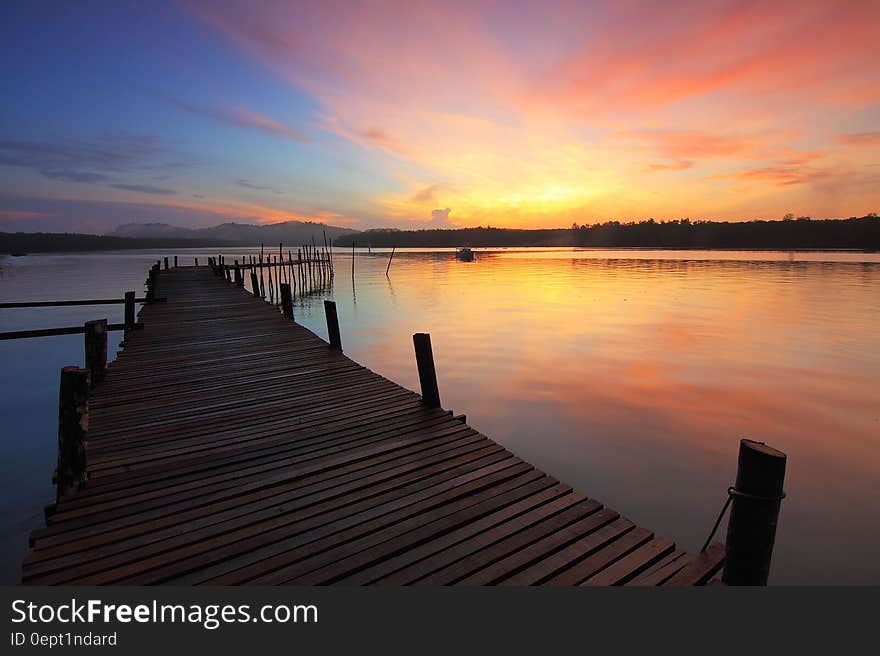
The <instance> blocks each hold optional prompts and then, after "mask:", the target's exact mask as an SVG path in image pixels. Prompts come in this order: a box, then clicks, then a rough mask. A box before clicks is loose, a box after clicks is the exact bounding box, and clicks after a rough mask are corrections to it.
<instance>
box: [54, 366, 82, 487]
mask: <svg viewBox="0 0 880 656" xmlns="http://www.w3.org/2000/svg"><path fill="white" fill-rule="evenodd" d="M88 428H89V372H88V370H87V369H80V368H79V367H64V368H63V369H62V370H61V389H60V393H59V398H58V466H57V468H56V469H55V476H53V482H54V483H55V485H56V501H60V500H61V499H62V497H63V496H64V495H65V494H66V493H67V492H69V491H70V490H73V489H76V487H78V486H79V484H80V483H81V482H82V481H83V479H84V477H85V471H86V452H85V441H86V435H87V432H88Z"/></svg>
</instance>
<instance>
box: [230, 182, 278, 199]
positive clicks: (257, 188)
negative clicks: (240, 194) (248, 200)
mask: <svg viewBox="0 0 880 656" xmlns="http://www.w3.org/2000/svg"><path fill="white" fill-rule="evenodd" d="M235 184H237V185H238V186H239V187H244V188H245V189H253V190H255V191H271V192H272V193H273V194H278V195H279V196H282V195H284V192H283V191H280V190H279V189H275V188H274V187H270V186H268V185H259V184H254V183H253V182H249V181H248V180H236V181H235Z"/></svg>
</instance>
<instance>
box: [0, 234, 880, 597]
mask: <svg viewBox="0 0 880 656" xmlns="http://www.w3.org/2000/svg"><path fill="white" fill-rule="evenodd" d="M258 251H259V249H236V250H235V251H229V252H227V253H226V255H227V257H229V258H232V257H240V256H241V255H243V254H249V253H254V252H258ZM182 253H183V254H182V255H181V261H187V260H186V257H185V255H191V254H200V255H204V253H205V251H201V252H197V251H192V252H190V251H186V252H182ZM157 257H158V255H157V254H151V253H136V254H135V253H125V254H122V253H116V254H87V255H78V256H44V257H42V258H21V259H22V260H33V262H31V263H30V264H28V263H27V262H25V261H22V262H21V263H19V262H15V263H14V264H13V266H12V267H10V268H7V269H6V273H5V274H4V278H3V280H2V284H0V297H2V298H4V299H10V300H11V299H21V298H25V297H26V298H53V297H59V298H74V297H80V296H83V295H94V296H102V295H111V296H112V295H114V294H117V293H120V292H122V291H124V290H125V289H135V288H137V289H140V287H139V286H138V285H139V284H140V283H141V281H142V280H143V276H144V272H145V270H146V268H147V267H148V266H149V264H150V263H151V262H154V261H155V260H156V259H157ZM356 260H357V262H356V266H355V276H354V279H353V280H352V277H351V254H350V252H338V253H336V254H335V264H336V270H337V275H336V279H335V281H334V289H333V291H332V293H331V296H332V297H333V298H334V299H335V300H336V302H337V305H338V313H339V318H340V322H341V327H342V333H343V335H342V338H343V343H344V344H345V348H346V352H347V353H348V354H349V355H350V356H351V357H353V358H354V359H356V360H357V361H359V362H361V363H363V364H365V365H367V366H369V367H371V368H373V369H375V370H376V371H378V372H379V373H381V374H383V375H385V376H387V377H389V378H391V379H392V380H395V381H397V382H399V383H401V384H403V385H406V386H407V387H410V388H411V389H417V388H418V382H417V374H416V369H415V363H414V360H413V355H412V338H411V336H412V334H413V333H415V332H430V333H431V337H432V342H433V347H434V353H435V358H436V361H437V369H438V377H439V381H440V392H441V398H442V399H443V402H444V406H445V407H447V408H451V409H454V410H455V411H456V412H462V413H466V414H467V415H468V420H469V422H470V423H471V424H472V425H474V426H475V427H476V428H478V429H480V430H482V431H483V432H485V433H486V434H487V435H489V436H490V437H493V438H494V439H496V440H498V441H500V442H501V443H503V444H504V445H505V446H507V447H508V448H510V449H511V450H513V451H514V452H516V453H517V454H518V455H520V456H521V457H523V458H525V459H527V460H529V461H532V462H534V463H535V464H536V465H538V466H540V467H542V468H543V469H545V470H546V471H548V472H549V473H551V474H553V475H555V476H557V477H558V478H560V479H561V480H564V481H566V482H568V483H570V484H572V485H574V486H575V487H577V488H579V489H581V490H582V491H584V492H586V493H588V494H590V495H593V496H595V497H597V498H599V499H601V500H602V501H604V502H606V503H608V504H609V505H611V506H612V507H614V508H616V509H617V510H619V511H620V512H622V513H624V514H626V515H628V516H630V517H631V518H632V519H634V520H635V521H637V522H639V523H641V524H644V525H646V526H648V527H651V528H653V529H655V530H657V531H658V532H659V533H661V534H664V535H667V536H669V537H671V538H674V539H676V540H677V541H678V542H679V544H681V545H682V546H685V547H687V548H689V549H692V550H695V549H698V548H699V546H700V545H701V543H702V541H703V540H704V539H705V537H706V533H707V532H708V530H709V528H710V527H711V524H712V521H713V520H714V518H715V515H716V514H717V511H718V509H719V507H720V505H721V503H722V501H723V500H724V494H725V490H726V487H727V485H729V484H730V483H731V482H732V480H733V476H734V473H735V467H736V449H737V443H738V440H739V438H740V437H746V436H747V437H752V438H754V439H760V440H765V441H767V442H769V443H771V444H773V445H774V446H776V447H777V448H780V449H782V450H784V451H786V452H787V453H788V454H789V458H790V462H789V473H788V480H787V486H786V487H787V490H788V498H787V499H786V501H785V502H784V504H783V511H782V516H781V523H780V532H779V536H778V540H777V550H776V555H775V558H774V566H773V571H772V575H771V582H775V583H830V582H833V583H865V582H870V583H880V565H878V563H877V562H876V559H875V558H874V551H875V549H874V547H873V545H874V544H876V542H877V541H878V539H880V528H878V526H877V523H876V520H875V518H874V515H875V514H876V513H875V511H874V508H875V507H876V506H877V505H878V503H880V484H878V481H880V477H878V476H877V472H878V464H880V392H878V385H877V380H878V374H880V295H878V294H877V293H876V286H877V284H878V282H880V280H878V279H880V256H877V255H865V254H855V253H834V254H822V253H793V254H786V253H758V252H748V253H736V252H724V253H709V252H698V251H671V252H670V251H660V252H656V251H654V252H652V251H601V250H587V249H584V250H575V251H573V250H560V249H542V250H541V251H537V252H536V251H516V250H510V251H506V250H501V251H494V252H485V251H480V252H477V255H476V261H475V262H473V263H468V262H460V261H458V260H456V259H455V258H454V255H453V252H452V251H451V250H450V251H443V252H434V251H427V252H426V251H401V250H398V251H397V252H396V254H395V256H394V262H393V265H392V267H391V271H390V277H386V276H385V269H386V266H387V263H388V261H387V254H385V255H384V256H373V257H370V256H367V255H365V254H361V253H358V254H357V256H356ZM12 269H14V271H12ZM10 271H11V272H10ZM10 283H13V284H10ZM322 300H323V297H319V296H315V297H310V298H307V299H298V304H297V307H296V316H297V320H298V321H299V322H301V323H303V324H304V325H306V326H308V327H309V328H311V329H312V330H314V331H315V332H317V333H318V334H319V335H321V336H323V337H325V338H326V327H325V325H324V317H323V308H322V304H321V301H322ZM115 311H116V310H115V309H114V310H111V312H115ZM22 312H24V311H22ZM77 312H78V314H76V315H73V314H71V315H65V316H69V317H70V319H71V321H72V322H73V323H77V322H81V321H82V320H85V319H87V318H96V317H95V316H93V315H94V311H93V310H89V309H78V310H77ZM120 312H121V310H120ZM86 315H88V316H86ZM99 316H104V315H99ZM58 319H59V313H58V310H57V309H55V310H53V311H52V313H51V314H45V313H44V314H40V313H39V312H36V311H35V312H31V311H27V312H24V315H19V314H16V315H12V314H9V313H2V314H0V325H2V328H0V329H2V330H15V329H19V328H21V327H42V326H46V325H59V321H58ZM23 323H24V324H25V325H22V324H23ZM62 323H65V322H62ZM56 339H58V340H61V341H55V342H51V341H49V340H32V341H30V342H28V343H22V342H18V343H14V344H8V343H7V344H3V345H2V346H0V355H2V356H4V357H6V358H7V361H12V362H15V363H17V365H16V366H20V367H21V368H22V369H21V371H22V372H26V373H24V374H22V375H23V376H24V379H25V380H26V381H28V384H27V385H25V386H22V385H21V384H20V380H18V381H17V379H16V378H14V376H13V375H12V374H11V373H10V372H9V371H8V370H7V371H6V372H4V373H3V374H2V375H3V379H2V382H3V385H4V389H7V390H12V391H11V395H12V396H11V398H6V399H5V400H4V401H3V403H4V405H3V409H2V412H3V418H4V420H8V421H9V422H11V423H10V425H11V427H12V429H13V430H12V433H11V434H16V435H17V437H13V438H10V437H8V436H7V437H6V438H5V441H4V447H3V448H4V453H3V455H4V456H6V458H7V459H8V460H7V461H8V462H11V463H16V459H18V462H17V464H12V465H10V467H9V469H10V470H12V469H15V470H16V472H17V473H14V474H13V473H11V472H8V473H10V475H11V476H12V478H13V480H18V481H19V482H20V483H21V484H22V485H23V486H24V489H30V492H28V494H29V496H28V497H27V499H26V500H25V501H23V502H22V504H21V505H23V506H27V504H28V503H31V504H32V505H33V499H36V498H37V497H38V496H39V495H38V494H37V493H36V492H35V491H34V489H32V488H33V487H34V486H33V484H30V485H31V488H28V487H27V486H28V485H29V483H27V481H30V480H32V479H33V480H39V481H41V483H40V486H39V488H38V489H39V490H45V489H47V488H48V486H47V485H45V482H44V481H45V479H46V478H47V476H48V473H49V471H50V470H51V466H52V462H53V460H54V457H55V454H54V421H53V420H52V417H53V414H54V412H55V407H54V404H55V402H56V399H55V395H56V394H57V390H56V385H57V371H58V368H60V367H61V366H62V365H64V364H69V363H76V362H79V361H80V360H81V353H80V350H81V344H80V343H79V341H78V340H76V339H73V340H67V341H64V339H65V338H56ZM38 343H40V344H38ZM16 375H18V374H16ZM17 383H18V384H17ZM20 407H21V408H29V409H30V410H29V412H30V415H29V416H30V417H34V416H37V419H35V420H28V419H25V418H23V417H22V413H21V412H20V411H19V408H20ZM39 413H42V415H41V416H38V415H39ZM16 431H18V432H17V433H16ZM23 434H24V435H30V436H32V439H33V440H36V442H32V443H31V444H38V446H32V447H31V448H30V449H29V450H26V449H23V447H22V446H21V444H20V439H21V435H23ZM23 451H26V452H27V453H29V454H30V455H28V456H27V457H26V458H25V457H24V456H22V455H21V454H22V452H23ZM22 463H23V464H22ZM7 480H8V479H7ZM21 494H22V493H21V492H19V498H21ZM40 494H42V492H40ZM12 496H13V497H14V496H15V494H14V493H12ZM7 498H8V497H7ZM45 498H48V493H47V494H46V495H45ZM45 498H40V502H41V503H42V502H43V501H45ZM33 507H34V508H39V505H35V506H33ZM3 513H4V514H3V518H2V519H3V521H4V522H7V523H8V525H11V524H12V523H13V522H19V523H21V522H25V523H26V519H25V518H26V516H27V515H26V513H23V512H22V511H21V509H20V508H19V507H13V506H11V505H7V506H4V507H3ZM844 554H845V557H842V555H844Z"/></svg>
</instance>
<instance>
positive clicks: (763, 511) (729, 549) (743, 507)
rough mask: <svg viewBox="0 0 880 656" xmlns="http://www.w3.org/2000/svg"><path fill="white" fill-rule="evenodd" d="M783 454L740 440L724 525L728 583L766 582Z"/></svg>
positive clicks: (782, 476)
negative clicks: (728, 508)
mask: <svg viewBox="0 0 880 656" xmlns="http://www.w3.org/2000/svg"><path fill="white" fill-rule="evenodd" d="M785 463H786V455H785V454H784V453H782V452H781V451H777V450H776V449H774V448H772V447H770V446H767V445H766V444H764V443H763V442H754V441H752V440H742V441H740V445H739V463H738V467H737V472H736V485H735V486H734V487H733V488H731V489H730V494H731V496H732V497H733V500H732V503H731V507H730V520H729V521H728V525H727V544H726V557H725V563H724V573H723V575H722V580H723V581H724V582H725V583H727V584H728V585H766V584H767V578H768V576H769V574H770V559H771V556H772V555H773V543H774V541H775V538H776V524H777V521H778V519H779V508H780V506H781V504H782V499H783V498H784V496H785V493H784V492H783V483H784V481H785Z"/></svg>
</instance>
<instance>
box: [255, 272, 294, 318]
mask: <svg viewBox="0 0 880 656" xmlns="http://www.w3.org/2000/svg"><path fill="white" fill-rule="evenodd" d="M251 275H252V276H254V280H256V278H257V277H256V276H255V275H254V274H251ZM279 287H280V288H281V313H282V314H283V315H284V316H285V317H287V318H289V319H293V298H291V296H290V285H289V284H288V283H286V282H282V283H281V284H280V285H279ZM255 289H256V287H255Z"/></svg>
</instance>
